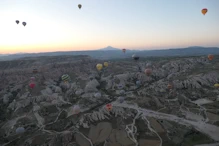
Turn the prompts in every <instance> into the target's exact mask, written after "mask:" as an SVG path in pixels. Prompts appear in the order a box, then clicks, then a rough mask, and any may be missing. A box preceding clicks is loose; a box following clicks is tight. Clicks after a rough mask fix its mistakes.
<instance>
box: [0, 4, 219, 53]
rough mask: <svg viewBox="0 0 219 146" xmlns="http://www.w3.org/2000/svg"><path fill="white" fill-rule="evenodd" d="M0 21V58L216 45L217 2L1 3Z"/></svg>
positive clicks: (218, 35)
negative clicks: (68, 52)
mask: <svg viewBox="0 0 219 146" xmlns="http://www.w3.org/2000/svg"><path fill="white" fill-rule="evenodd" d="M78 4H81V5H82V8H81V9H79V8H78ZM203 8H207V9H208V13H207V14H206V15H203V14H202V13H201V10H202V9H203ZM0 18H1V19H0V53H1V54H6V53H18V52H27V53H34V52H52V51H74V50H93V49H100V48H104V47H107V46H113V47H115V48H127V49H145V50H151V49H167V48H181V47H188V46H206V47H207V46H213V47H219V0H0ZM16 20H19V21H20V23H19V24H16V23H15V21H16ZM22 22H26V23H27V25H26V26H25V27H24V26H23V25H22Z"/></svg>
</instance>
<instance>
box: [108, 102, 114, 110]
mask: <svg viewBox="0 0 219 146" xmlns="http://www.w3.org/2000/svg"><path fill="white" fill-rule="evenodd" d="M112 108H113V106H112V104H110V103H109V104H107V105H106V109H107V110H108V111H111V110H112Z"/></svg>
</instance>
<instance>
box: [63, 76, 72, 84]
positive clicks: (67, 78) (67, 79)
mask: <svg viewBox="0 0 219 146" xmlns="http://www.w3.org/2000/svg"><path fill="white" fill-rule="evenodd" d="M70 80H71V79H70V76H69V75H67V74H64V75H62V81H64V82H65V83H66V82H69V81H70Z"/></svg>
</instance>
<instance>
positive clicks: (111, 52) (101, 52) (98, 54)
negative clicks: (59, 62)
mask: <svg viewBox="0 0 219 146" xmlns="http://www.w3.org/2000/svg"><path fill="white" fill-rule="evenodd" d="M106 52H107V53H106ZM133 54H137V55H139V56H140V57H149V56H155V57H156V56H157V57H158V56H200V55H208V54H215V55H217V54H219V48H218V47H199V46H192V47H186V48H171V49H163V50H162V49H160V50H128V49H126V52H125V55H124V53H123V52H122V49H118V48H114V47H112V46H108V47H106V48H102V49H98V50H89V51H59V52H41V53H19V54H7V55H4V54H1V55H0V60H2V61H3V60H13V59H19V58H24V57H39V56H62V55H73V56H77V55H88V56H90V57H92V58H95V59H103V60H104V59H115V58H117V59H118V58H129V57H131V56H132V55H133Z"/></svg>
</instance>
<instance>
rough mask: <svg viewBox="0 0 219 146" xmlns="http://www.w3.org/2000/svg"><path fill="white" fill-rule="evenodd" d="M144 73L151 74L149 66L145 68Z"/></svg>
mask: <svg viewBox="0 0 219 146" xmlns="http://www.w3.org/2000/svg"><path fill="white" fill-rule="evenodd" d="M145 73H146V75H148V76H149V75H151V73H152V70H151V69H150V68H147V69H145Z"/></svg>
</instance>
